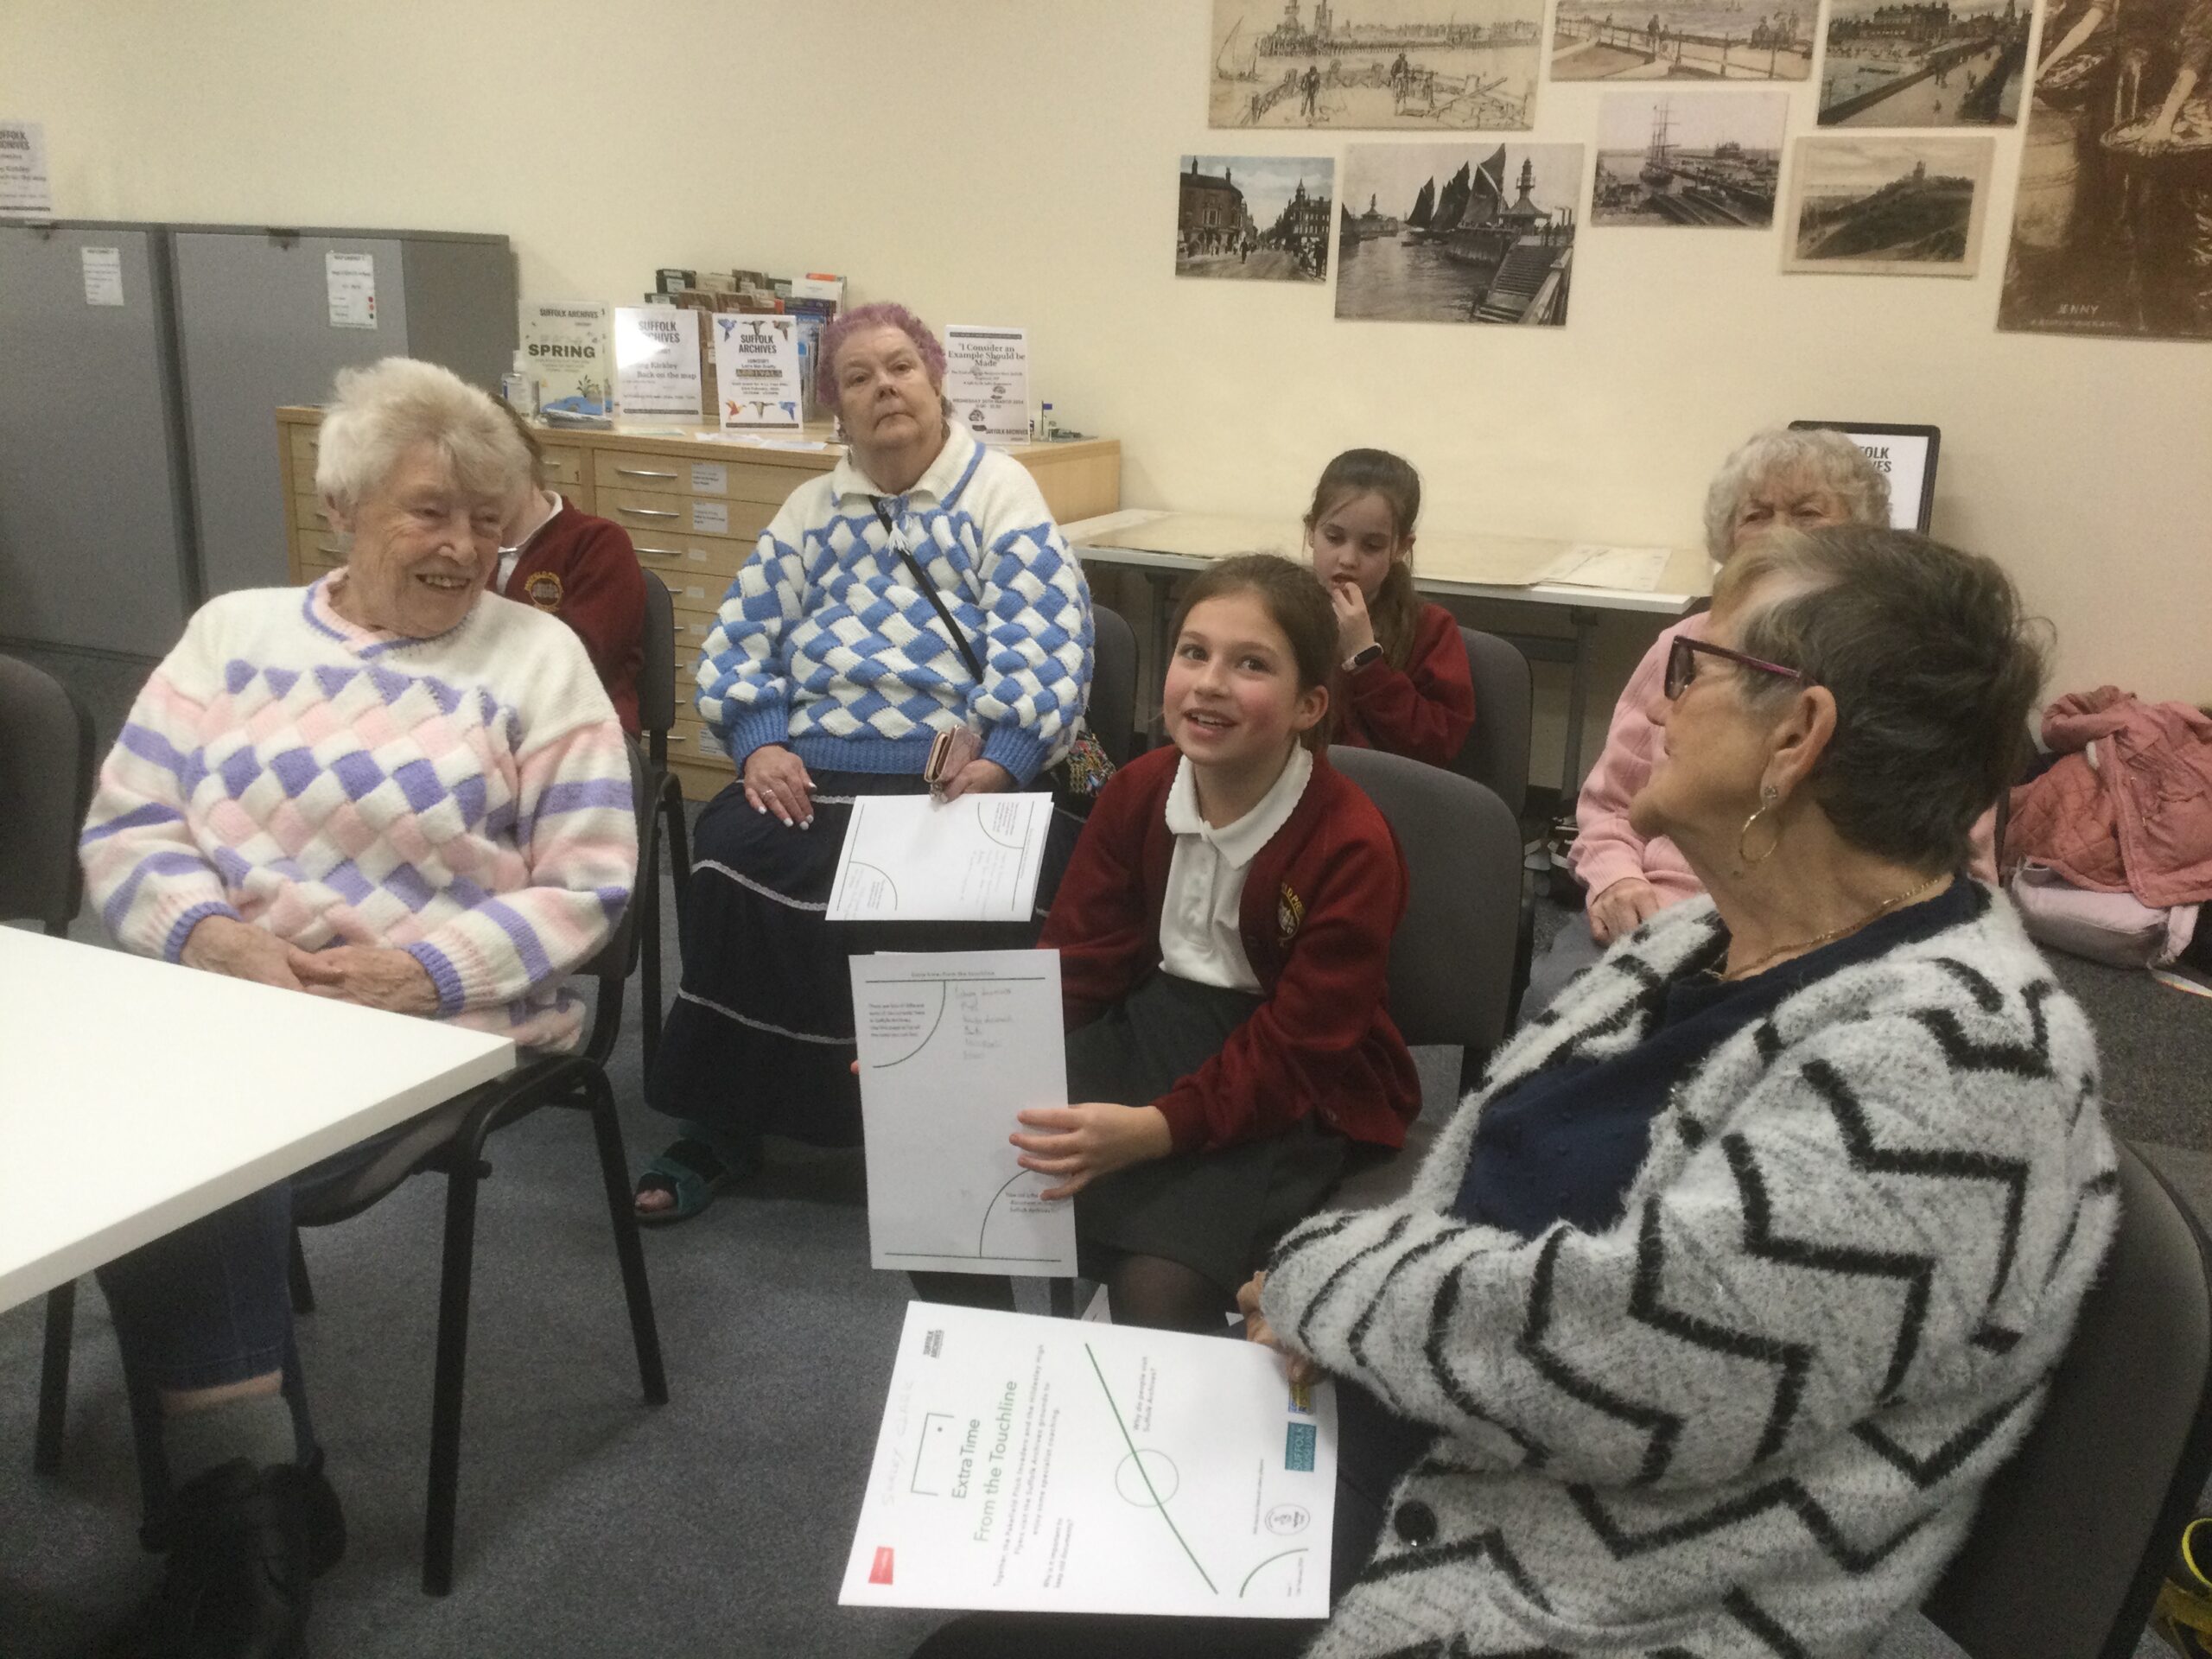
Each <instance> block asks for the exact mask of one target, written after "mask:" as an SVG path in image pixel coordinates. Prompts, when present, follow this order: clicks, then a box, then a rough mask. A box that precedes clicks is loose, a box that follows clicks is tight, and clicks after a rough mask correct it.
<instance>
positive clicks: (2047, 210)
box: [1997, 0, 2212, 340]
mask: <svg viewBox="0 0 2212 1659" xmlns="http://www.w3.org/2000/svg"><path fill="white" fill-rule="evenodd" d="M2043 38H2044V48H2043V51H2044V58H2043V62H2042V65H2041V66H2040V67H2038V68H2037V71H2036V76H2035V86H2034V89H2033V92H2032V95H2031V98H2030V99H2029V101H2028V120H2027V131H2026V134H2025V135H2024V139H2023V142H2022V145H2021V150H2020V184H2019V188H2018V192H2017V193H2016V194H2014V197H2013V207H2012V251H2011V253H2010V254H2009V256H2008V257H2007V258H2006V260H2005V291H2004V296H2003V298H2002V299H2001V300H1999V302H1998V308H1997V326H1998V327H1999V328H2002V329H2012V330H2018V331H2024V332H2030V333H2037V334H2102V335H2111V336H2117V337H2120V338H2140V339H2164V340H2212V0H2146V3H2144V4H2141V5H2139V6H2120V7H2119V8H2117V9H2116V10H2115V8H2113V6H2111V5H2110V4H2107V3H2082V4H2075V5H2071V6H2062V7H2058V8H2056V9H2055V10H2053V11H2052V12H2051V13H2050V15H2049V16H2047V17H2046V18H2045V19H2044V34H2043Z"/></svg>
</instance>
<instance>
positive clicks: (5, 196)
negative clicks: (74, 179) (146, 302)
mask: <svg viewBox="0 0 2212 1659" xmlns="http://www.w3.org/2000/svg"><path fill="white" fill-rule="evenodd" d="M53 211H54V182H53V181H52V180H50V179H49V178H48V177H47V175H46V127H45V124H43V123H41V122H37V121H7V120H0V213H32V214H40V213H53ZM118 303H119V302H118Z"/></svg>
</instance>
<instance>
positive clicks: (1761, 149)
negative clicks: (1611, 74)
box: [1590, 92, 1789, 230]
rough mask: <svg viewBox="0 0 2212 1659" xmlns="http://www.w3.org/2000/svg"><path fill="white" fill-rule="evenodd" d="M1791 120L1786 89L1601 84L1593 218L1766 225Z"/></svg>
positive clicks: (1599, 220) (1769, 222) (1641, 222)
mask: <svg viewBox="0 0 2212 1659" xmlns="http://www.w3.org/2000/svg"><path fill="white" fill-rule="evenodd" d="M1788 121H1789V94H1788V93H1787V92H1608V93H1607V94H1606V95H1605V102H1604V103H1603V105H1600V107H1599V115H1598V176H1597V182H1596V184H1595V185H1594V186H1593V188H1592V190H1591V193H1590V222H1591V223H1592V225H1698V226H1707V227H1714V228H1719V229H1734V230H1747V229H1748V230H1764V229H1766V228H1768V227H1770V226H1772V225H1773V223H1774V193H1775V183H1776V181H1777V178H1779V176H1780V175H1781V172H1782V134H1783V127H1784V125H1785V124H1787V123H1788Z"/></svg>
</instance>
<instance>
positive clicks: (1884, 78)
mask: <svg viewBox="0 0 2212 1659" xmlns="http://www.w3.org/2000/svg"><path fill="white" fill-rule="evenodd" d="M2032 11H2033V4H2032V0H2028V3H2023V0H1980V3H1979V4H1961V5H1953V4H1951V3H1950V0H1925V3H1910V0H1907V3H1900V0H1829V3H1828V47H1827V54H1826V55H1824V56H1823V57H1822V58H1821V117H1820V119H1821V125H1822V126H1824V127H1988V126H2004V127H2009V126H2011V125H2012V124H2013V123H2014V122H2015V121H2017V120H2018V119H2019V118H2020V83H2021V81H2022V79H2024V77H2025V76H2026V73H2027V67H2028V23H2029V21H2030V18H2031V14H2032Z"/></svg>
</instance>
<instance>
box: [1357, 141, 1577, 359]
mask: <svg viewBox="0 0 2212 1659" xmlns="http://www.w3.org/2000/svg"><path fill="white" fill-rule="evenodd" d="M1581 187H1582V146H1581V145H1580V144H1496V145H1489V144H1467V143H1458V144H1354V145H1352V146H1351V148H1350V149H1348V150H1347V151H1346V152H1345V155H1344V205H1343V207H1340V208H1338V216H1337V315H1338V317H1340V318H1345V319H1355V320H1379V321H1395V322H1491V323H1522V324H1527V325H1530V326H1534V327H1559V326H1560V325H1561V324H1563V323H1565V322H1566V321H1567V289H1568V285H1569V279H1570V277H1572V275H1573V264H1574V223H1575V204H1576V202H1577V200H1579V199H1580V194H1581Z"/></svg>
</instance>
